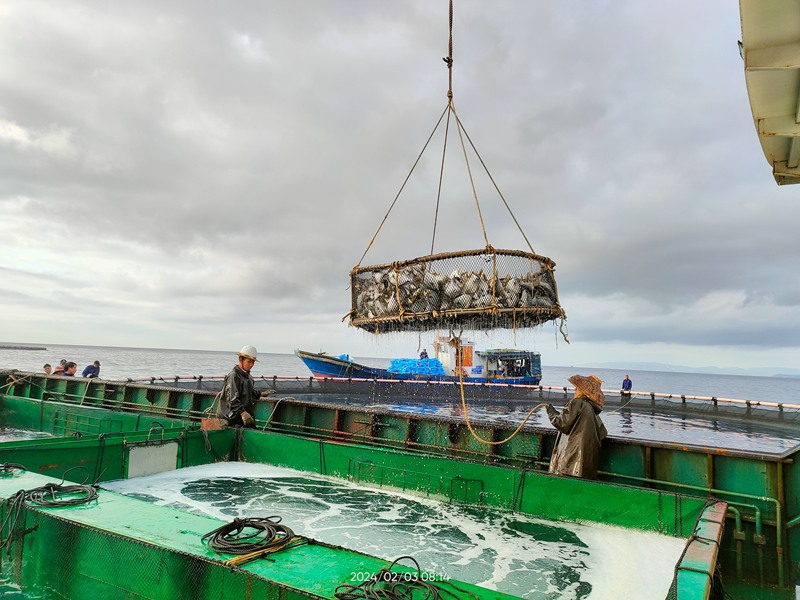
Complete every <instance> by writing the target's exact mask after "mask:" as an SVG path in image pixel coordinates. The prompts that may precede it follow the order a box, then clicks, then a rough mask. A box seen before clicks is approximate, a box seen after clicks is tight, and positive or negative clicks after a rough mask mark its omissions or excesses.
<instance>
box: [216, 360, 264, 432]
mask: <svg viewBox="0 0 800 600" xmlns="http://www.w3.org/2000/svg"><path fill="white" fill-rule="evenodd" d="M257 360H258V350H256V348H255V346H244V347H243V348H242V349H241V350H240V351H239V364H237V365H236V366H235V367H233V369H231V372H230V373H228V375H227V376H226V377H225V387H224V388H223V390H222V396H221V397H220V401H219V412H220V414H221V415H222V416H223V417H225V418H226V419H228V424H229V425H238V426H240V427H255V426H256V421H255V419H254V418H253V412H254V411H255V406H256V398H258V395H257V394H256V390H255V382H254V381H253V377H252V375H250V370H251V369H252V368H253V365H254V364H256V361H257Z"/></svg>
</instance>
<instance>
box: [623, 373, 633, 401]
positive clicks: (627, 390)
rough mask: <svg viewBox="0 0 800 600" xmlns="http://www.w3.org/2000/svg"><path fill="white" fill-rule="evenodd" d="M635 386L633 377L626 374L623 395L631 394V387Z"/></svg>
mask: <svg viewBox="0 0 800 600" xmlns="http://www.w3.org/2000/svg"><path fill="white" fill-rule="evenodd" d="M632 387H633V381H631V378H630V377H628V376H627V375H625V379H623V380H622V391H621V392H620V395H621V396H628V397H630V395H631V388H632Z"/></svg>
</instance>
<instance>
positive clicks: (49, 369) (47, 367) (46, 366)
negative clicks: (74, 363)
mask: <svg viewBox="0 0 800 600" xmlns="http://www.w3.org/2000/svg"><path fill="white" fill-rule="evenodd" d="M42 368H43V369H44V374H45V375H50V373H52V372H53V367H51V366H50V363H44V367H42Z"/></svg>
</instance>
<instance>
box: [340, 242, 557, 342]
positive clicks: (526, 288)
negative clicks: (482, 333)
mask: <svg viewBox="0 0 800 600" xmlns="http://www.w3.org/2000/svg"><path fill="white" fill-rule="evenodd" d="M554 267H555V263H554V262H553V261H552V260H550V259H549V258H547V257H545V256H539V255H537V254H533V253H528V252H523V251H518V250H494V249H486V248H484V249H482V250H467V251H463V252H453V253H446V254H434V255H429V256H424V257H422V258H416V259H413V260H408V261H403V262H395V263H389V264H383V265H373V266H367V267H356V268H355V269H353V270H352V271H351V273H350V283H351V292H352V310H351V311H350V314H349V316H350V325H352V326H354V327H359V328H361V329H364V330H366V331H369V332H372V333H385V332H395V331H426V330H430V329H435V328H437V329H438V328H441V329H453V330H457V329H461V330H489V329H520V328H526V327H536V326H537V325H541V324H542V323H545V322H547V321H552V320H553V319H559V318H560V319H564V318H565V317H566V315H565V313H564V310H563V309H562V308H561V305H560V304H559V303H558V289H557V287H556V281H555V277H554V275H553V269H554Z"/></svg>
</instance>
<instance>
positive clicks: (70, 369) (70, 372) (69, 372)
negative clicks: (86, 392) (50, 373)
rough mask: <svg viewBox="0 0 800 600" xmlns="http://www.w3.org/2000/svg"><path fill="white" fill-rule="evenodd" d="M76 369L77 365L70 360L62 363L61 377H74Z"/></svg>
mask: <svg viewBox="0 0 800 600" xmlns="http://www.w3.org/2000/svg"><path fill="white" fill-rule="evenodd" d="M77 370H78V365H77V364H76V363H74V362H72V361H69V362H67V363H66V364H65V365H64V372H63V373H61V376H62V377H75V371H77Z"/></svg>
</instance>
